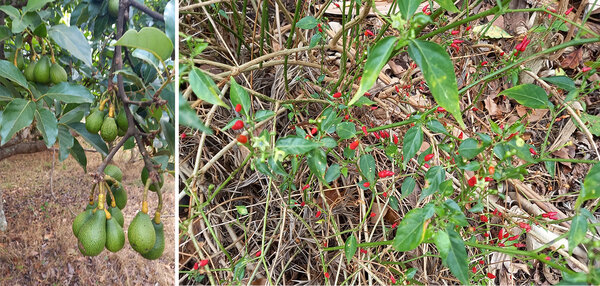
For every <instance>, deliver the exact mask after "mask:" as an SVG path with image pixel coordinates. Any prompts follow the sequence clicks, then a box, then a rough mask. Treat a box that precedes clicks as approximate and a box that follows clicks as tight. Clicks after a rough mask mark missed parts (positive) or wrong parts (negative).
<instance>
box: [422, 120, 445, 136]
mask: <svg viewBox="0 0 600 286" xmlns="http://www.w3.org/2000/svg"><path fill="white" fill-rule="evenodd" d="M427 128H429V130H431V131H433V132H436V133H442V134H446V135H448V130H446V127H444V125H443V124H442V123H440V122H439V121H438V120H437V119H433V120H431V121H427Z"/></svg>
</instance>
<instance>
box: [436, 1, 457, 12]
mask: <svg viewBox="0 0 600 286" xmlns="http://www.w3.org/2000/svg"><path fill="white" fill-rule="evenodd" d="M435 2H437V3H438V4H440V6H442V8H444V9H446V11H448V12H452V13H457V12H458V8H456V6H454V2H453V1H452V0H435Z"/></svg>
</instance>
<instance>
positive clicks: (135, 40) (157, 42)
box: [114, 27, 173, 61]
mask: <svg viewBox="0 0 600 286" xmlns="http://www.w3.org/2000/svg"><path fill="white" fill-rule="evenodd" d="M114 45H115V46H126V47H130V48H136V49H142V50H146V51H148V52H151V53H152V54H153V55H154V56H155V57H157V58H159V59H162V60H163V61H165V60H167V59H168V58H170V57H171V53H173V43H172V42H171V40H170V39H169V37H167V35H165V33H163V31H161V30H159V29H157V28H154V27H144V28H142V29H141V30H140V31H139V32H137V31H136V30H133V29H131V30H129V31H127V32H125V34H123V36H122V37H121V38H120V39H119V40H118V41H117V42H116V43H115V44H114Z"/></svg>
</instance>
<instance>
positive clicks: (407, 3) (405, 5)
mask: <svg viewBox="0 0 600 286" xmlns="http://www.w3.org/2000/svg"><path fill="white" fill-rule="evenodd" d="M397 3H398V9H399V10H400V14H401V15H402V19H404V20H409V19H410V18H412V16H413V15H414V14H415V12H416V11H417V8H419V4H421V0H402V1H397Z"/></svg>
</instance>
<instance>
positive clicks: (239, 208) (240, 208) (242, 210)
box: [235, 206, 248, 215]
mask: <svg viewBox="0 0 600 286" xmlns="http://www.w3.org/2000/svg"><path fill="white" fill-rule="evenodd" d="M235 209H236V210H237V212H238V214H240V215H247V214H248V208H246V206H235Z"/></svg>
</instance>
